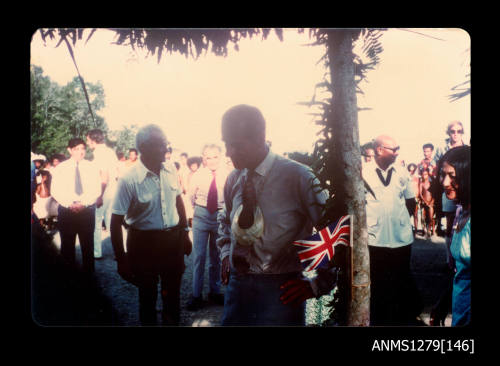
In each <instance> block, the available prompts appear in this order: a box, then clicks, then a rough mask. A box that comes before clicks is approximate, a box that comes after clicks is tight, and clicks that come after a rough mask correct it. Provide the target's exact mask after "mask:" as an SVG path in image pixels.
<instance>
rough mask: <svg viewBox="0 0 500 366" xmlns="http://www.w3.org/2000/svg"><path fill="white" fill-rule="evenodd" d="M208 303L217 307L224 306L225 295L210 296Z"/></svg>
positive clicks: (210, 294)
mask: <svg viewBox="0 0 500 366" xmlns="http://www.w3.org/2000/svg"><path fill="white" fill-rule="evenodd" d="M208 301H210V302H211V303H213V304H216V305H224V295H223V294H214V293H209V294H208Z"/></svg>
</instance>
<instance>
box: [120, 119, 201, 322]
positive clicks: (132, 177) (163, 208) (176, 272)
mask: <svg viewBox="0 0 500 366" xmlns="http://www.w3.org/2000/svg"><path fill="white" fill-rule="evenodd" d="M136 145H137V149H138V150H139V152H140V159H139V161H138V162H137V163H136V164H135V165H133V166H132V167H131V168H130V169H129V170H128V171H127V172H126V173H125V174H124V176H123V177H122V178H121V179H120V180H119V182H118V188H117V192H116V196H115V199H114V201H113V205H112V217H111V242H112V244H113V250H114V252H115V256H116V260H117V262H118V273H119V274H120V275H121V276H122V277H123V278H124V279H125V280H127V281H129V282H131V283H133V284H135V285H136V286H137V287H138V289H139V316H140V321H141V324H142V325H156V324H157V317H156V300H157V297H158V293H157V292H158V289H157V286H158V278H160V280H161V296H162V300H163V310H162V324H163V325H178V324H179V320H180V286H181V279H182V274H183V273H184V268H185V265H184V254H187V255H189V254H190V252H191V241H190V239H189V236H188V234H189V233H188V231H187V230H188V229H187V220H186V213H185V210H184V204H183V202H182V199H181V193H182V191H181V188H180V186H179V180H178V177H177V171H176V169H175V166H174V165H173V163H171V162H169V161H168V162H165V153H166V152H167V139H166V137H165V135H164V133H163V131H162V130H161V129H160V128H159V127H158V126H156V125H147V126H145V127H143V128H141V129H140V130H139V131H138V133H137V136H136ZM123 222H125V225H126V227H128V235H127V252H126V253H125V251H124V248H123V237H122V230H121V226H122V223H123Z"/></svg>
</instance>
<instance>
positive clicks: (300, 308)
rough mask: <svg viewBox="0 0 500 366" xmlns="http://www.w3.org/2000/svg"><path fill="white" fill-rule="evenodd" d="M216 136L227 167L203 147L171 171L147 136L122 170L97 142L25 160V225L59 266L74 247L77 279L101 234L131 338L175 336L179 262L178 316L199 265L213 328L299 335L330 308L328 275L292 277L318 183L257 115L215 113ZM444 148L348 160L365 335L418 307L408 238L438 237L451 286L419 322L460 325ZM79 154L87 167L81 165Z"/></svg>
mask: <svg viewBox="0 0 500 366" xmlns="http://www.w3.org/2000/svg"><path fill="white" fill-rule="evenodd" d="M221 131H222V140H223V142H224V144H225V151H226V155H227V157H228V159H227V160H225V157H224V156H222V148H221V147H220V146H218V145H214V144H207V145H205V146H204V147H203V149H202V151H201V156H200V157H189V156H188V155H187V154H186V153H182V154H180V156H179V161H175V162H174V161H173V160H172V149H171V148H170V147H169V142H168V141H167V135H166V134H165V131H163V130H162V129H161V128H160V127H159V126H157V125H147V126H144V127H142V128H141V129H140V130H139V131H138V132H137V135H136V148H132V149H130V150H129V151H128V158H127V159H125V157H124V154H123V153H119V152H118V153H116V152H115V151H113V149H111V148H109V147H107V146H106V144H105V141H106V137H105V134H104V133H103V131H101V130H98V129H94V130H91V131H89V132H88V133H87V134H86V135H85V140H84V139H82V138H79V137H75V138H72V139H70V141H69V142H68V145H67V152H68V153H69V158H66V157H65V156H64V155H54V156H53V157H51V158H50V159H49V160H46V159H45V157H43V156H39V155H34V154H32V222H33V221H36V222H39V223H40V224H41V225H43V226H44V227H45V228H46V230H47V231H48V232H49V233H54V232H55V231H58V232H59V234H60V238H61V250H60V253H61V255H62V257H63V258H64V259H65V260H66V261H67V262H68V263H69V264H71V265H74V266H75V265H76V261H75V241H76V237H77V236H78V239H79V242H80V248H81V252H82V268H83V270H84V272H85V273H87V274H88V275H89V276H93V275H94V262H95V260H99V259H100V258H102V230H103V227H105V230H108V231H109V232H110V236H111V243H112V246H113V252H114V255H115V259H116V262H117V271H118V273H119V274H120V276H121V277H122V278H123V279H125V280H126V281H128V282H130V283H132V284H134V285H135V286H137V288H138V290H139V291H138V296H139V299H138V300H139V318H140V321H141V324H142V325H157V324H162V325H179V322H180V289H181V279H182V276H183V273H184V271H185V264H184V260H185V259H184V257H185V256H190V255H191V256H193V260H192V266H193V268H192V273H193V280H192V293H191V298H190V301H189V303H188V304H187V310H189V311H197V310H199V309H201V308H202V307H203V306H204V304H205V301H204V298H203V295H204V294H203V283H204V272H205V265H206V262H207V259H208V284H209V286H208V287H209V292H208V294H206V296H207V298H208V301H209V302H212V303H215V304H219V305H223V306H224V311H223V316H222V320H221V325H240V326H241V325H243V326H261V325H280V326H287V325H288V326H297V325H299V326H303V325H305V324H306V321H305V301H306V300H307V299H310V298H319V297H321V296H323V295H326V294H329V293H330V292H331V291H332V290H333V288H334V287H335V285H336V277H335V276H336V273H337V272H336V271H334V269H333V268H332V269H331V270H323V271H317V273H316V274H315V276H313V277H305V276H304V274H303V268H302V265H301V263H300V261H299V258H298V256H297V252H296V250H295V248H294V247H293V245H292V243H293V242H294V241H296V240H301V239H304V238H306V237H308V236H310V235H311V233H313V230H314V229H316V230H318V229H321V228H319V227H316V225H317V224H318V222H319V220H320V219H321V217H322V214H323V212H322V206H323V205H324V204H325V202H326V200H327V199H328V192H327V191H326V190H323V191H317V190H315V189H313V186H314V184H311V183H315V184H318V183H319V181H318V179H317V177H316V176H315V174H314V172H313V171H312V169H311V168H309V167H308V166H306V165H303V164H301V163H298V162H296V161H294V160H291V159H289V158H287V157H284V156H281V155H279V154H276V153H274V152H273V151H272V149H271V147H270V144H269V143H268V141H267V140H266V121H265V119H264V116H263V115H262V113H261V112H260V110H259V109H257V108H256V107H253V106H249V105H237V106H234V107H232V108H230V109H229V110H227V111H226V113H225V114H224V115H223V117H222V121H221ZM447 134H448V136H449V138H448V139H446V140H445V142H444V144H443V146H439V147H437V148H436V149H435V151H434V146H432V144H425V145H424V146H423V152H424V159H423V160H422V161H421V162H420V163H418V164H409V165H408V166H405V165H404V164H402V163H401V162H400V161H398V160H397V158H398V150H399V149H400V147H399V145H398V143H397V141H396V140H395V139H394V138H392V137H390V136H385V135H383V136H378V137H376V138H375V139H374V140H373V141H372V142H371V143H369V144H366V145H363V146H362V148H361V152H362V155H363V164H362V175H363V179H364V181H365V187H366V212H367V229H368V234H369V243H368V244H369V245H368V248H369V254H370V281H371V283H370V290H371V300H370V325H375V326H376V325H419V318H418V316H419V315H420V312H421V310H422V303H421V301H420V298H419V294H418V290H417V289H416V286H415V283H414V281H413V279H412V276H411V272H410V258H411V247H412V246H411V244H412V243H413V241H414V239H415V237H416V236H418V235H419V224H420V227H421V231H420V233H421V234H422V235H424V236H428V237H433V236H436V235H444V236H445V237H446V241H447V243H448V245H447V247H448V249H449V256H448V257H449V266H450V270H451V271H453V272H454V282H453V283H452V285H451V290H450V292H449V293H447V292H446V291H445V289H444V290H443V299H442V301H440V303H439V304H436V306H435V308H434V312H433V314H431V322H432V323H433V324H434V325H438V324H440V325H441V324H443V321H444V320H443V316H442V313H444V312H445V311H443V310H442V309H443V308H446V301H447V300H449V301H450V302H452V322H453V323H452V324H453V325H466V324H470V147H468V146H466V144H465V143H464V142H463V141H462V138H461V137H462V135H463V126H462V124H461V123H460V122H459V121H454V122H452V123H450V124H449V126H448V128H447ZM87 148H89V149H91V150H92V153H93V160H92V161H89V160H87V159H85V154H86V149H87ZM433 152H434V156H432V153H433ZM411 216H414V219H413V221H412V220H411V219H410V217H411ZM442 217H445V218H446V228H445V230H444V231H443V233H441V232H440V223H441V218H442ZM419 219H420V220H419ZM124 232H125V233H126V237H125V236H124ZM207 257H208V258H207ZM158 284H160V291H159V293H160V296H161V299H162V305H163V306H162V311H161V321H158V319H157V312H156V303H157V298H158ZM222 286H225V287H226V288H225V290H224V291H223V290H222ZM443 304H445V305H443ZM444 316H446V314H444Z"/></svg>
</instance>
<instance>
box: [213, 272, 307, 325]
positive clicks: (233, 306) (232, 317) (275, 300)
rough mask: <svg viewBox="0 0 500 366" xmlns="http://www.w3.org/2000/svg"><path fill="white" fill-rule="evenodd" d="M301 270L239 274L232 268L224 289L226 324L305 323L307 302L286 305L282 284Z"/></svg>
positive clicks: (298, 274) (297, 274)
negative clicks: (282, 299)
mask: <svg viewBox="0 0 500 366" xmlns="http://www.w3.org/2000/svg"><path fill="white" fill-rule="evenodd" d="M299 277H300V273H285V274H239V273H237V272H236V271H232V272H231V274H230V277H229V284H228V286H227V288H226V292H225V293H224V313H223V316H222V325H223V326H233V325H234V326H243V325H247V326H304V325H305V306H306V305H305V302H303V303H302V304H300V305H292V304H287V305H284V304H283V303H282V302H281V300H280V296H281V295H282V293H283V290H281V289H280V286H281V285H283V284H284V283H285V282H286V281H288V280H290V279H293V278H299Z"/></svg>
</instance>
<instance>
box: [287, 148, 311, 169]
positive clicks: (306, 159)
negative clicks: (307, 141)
mask: <svg viewBox="0 0 500 366" xmlns="http://www.w3.org/2000/svg"><path fill="white" fill-rule="evenodd" d="M287 155H288V157H289V158H290V159H292V160H295V161H298V162H299V163H302V164H304V165H307V166H309V167H312V166H313V164H314V157H313V156H312V155H311V154H308V153H302V152H299V151H294V152H290V153H287Z"/></svg>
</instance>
